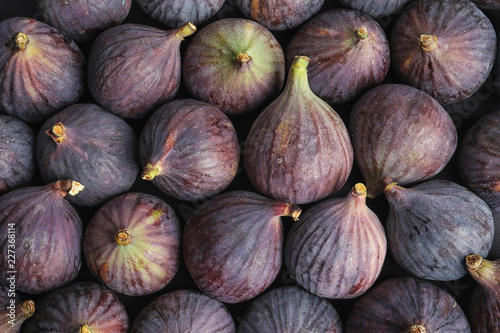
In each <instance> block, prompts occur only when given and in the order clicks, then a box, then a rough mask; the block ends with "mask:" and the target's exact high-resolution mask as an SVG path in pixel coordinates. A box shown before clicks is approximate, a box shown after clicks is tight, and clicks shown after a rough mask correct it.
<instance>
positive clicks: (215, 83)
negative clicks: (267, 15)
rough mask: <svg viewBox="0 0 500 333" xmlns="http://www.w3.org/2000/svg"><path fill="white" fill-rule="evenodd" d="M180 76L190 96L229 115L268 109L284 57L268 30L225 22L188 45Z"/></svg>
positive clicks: (280, 79)
mask: <svg viewBox="0 0 500 333" xmlns="http://www.w3.org/2000/svg"><path fill="white" fill-rule="evenodd" d="M182 73H183V77H184V81H185V85H186V88H187V90H188V92H189V93H190V94H191V96H193V97H194V98H196V99H200V100H203V101H206V102H209V103H211V104H214V105H216V106H217V107H219V108H220V109H221V110H222V111H224V112H226V113H234V114H241V113H245V112H249V111H253V110H255V109H257V108H258V107H259V106H261V105H263V104H266V103H267V102H268V101H269V100H270V99H271V98H273V96H275V95H276V94H277V93H278V92H279V91H280V89H281V87H282V86H283V82H284V80H285V55H284V52H283V48H282V47H281V45H280V43H279V42H278V40H277V39H276V37H274V35H273V34H272V33H271V32H270V31H269V30H267V29H266V28H265V27H264V26H262V25H260V24H258V23H256V22H254V21H251V20H247V19H242V18H226V19H221V20H217V21H215V22H213V23H210V24H209V25H207V26H205V27H204V28H203V29H201V30H200V31H199V32H198V33H197V34H196V35H195V36H193V38H192V39H191V40H190V41H189V44H188V45H187V47H186V50H185V53H184V56H183V65H182Z"/></svg>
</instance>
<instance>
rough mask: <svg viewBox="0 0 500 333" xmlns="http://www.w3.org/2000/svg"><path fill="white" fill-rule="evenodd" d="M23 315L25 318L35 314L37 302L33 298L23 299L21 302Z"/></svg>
mask: <svg viewBox="0 0 500 333" xmlns="http://www.w3.org/2000/svg"><path fill="white" fill-rule="evenodd" d="M21 311H22V314H21V316H22V317H24V318H25V319H28V318H30V317H32V316H33V315H34V314H35V302H34V301H33V300H31V299H28V300H26V301H23V302H22V303H21Z"/></svg>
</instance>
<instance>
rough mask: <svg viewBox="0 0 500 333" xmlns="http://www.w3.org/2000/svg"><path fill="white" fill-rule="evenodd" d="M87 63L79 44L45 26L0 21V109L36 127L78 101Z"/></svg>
mask: <svg viewBox="0 0 500 333" xmlns="http://www.w3.org/2000/svg"><path fill="white" fill-rule="evenodd" d="M85 69H86V59H85V56H84V54H83V53H82V51H81V50H80V48H79V47H78V45H77V44H76V43H75V42H74V41H73V40H72V39H71V38H69V37H68V36H66V35H65V34H63V33H62V32H61V31H60V30H58V29H57V28H54V27H52V26H50V25H48V24H46V23H44V22H41V21H38V20H35V19H32V18H27V17H14V18H10V19H6V20H4V21H2V22H0V107H1V108H2V111H3V112H4V113H6V114H8V115H11V116H14V117H17V118H19V119H21V120H23V121H25V122H27V123H30V124H31V123H37V122H41V121H43V120H45V119H47V118H48V117H50V116H51V115H53V114H54V113H56V112H58V111H59V110H61V109H63V108H65V107H67V106H69V105H71V104H74V103H76V102H78V101H79V100H80V98H81V97H82V95H83V92H84V89H85Z"/></svg>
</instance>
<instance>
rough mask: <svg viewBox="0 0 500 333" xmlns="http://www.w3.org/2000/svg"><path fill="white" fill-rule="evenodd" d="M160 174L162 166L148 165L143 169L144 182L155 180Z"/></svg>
mask: <svg viewBox="0 0 500 333" xmlns="http://www.w3.org/2000/svg"><path fill="white" fill-rule="evenodd" d="M160 173H161V166H160V165H158V164H156V165H154V166H153V165H152V164H151V163H148V164H146V166H145V167H144V168H143V169H142V173H141V178H142V179H144V180H153V179H154V178H155V177H156V176H158V175H159V174H160Z"/></svg>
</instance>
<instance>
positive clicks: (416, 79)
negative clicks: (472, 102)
mask: <svg viewBox="0 0 500 333" xmlns="http://www.w3.org/2000/svg"><path fill="white" fill-rule="evenodd" d="M391 31H392V33H391V36H390V40H389V43H390V46H391V54H392V66H393V68H394V71H395V73H396V75H397V76H398V77H399V79H400V80H402V81H403V82H404V83H406V84H409V85H411V86H414V87H416V88H418V89H421V90H423V91H425V92H426V93H428V94H429V95H431V96H432V97H434V98H435V99H436V100H437V101H438V102H439V103H441V104H450V103H456V102H459V101H461V100H464V99H465V98H467V97H470V96H471V95H472V94H473V93H474V92H475V91H476V90H477V89H479V87H481V86H482V85H483V83H484V82H485V81H486V79H487V78H488V75H489V74H490V72H491V69H492V67H493V63H494V60H495V55H496V48H497V37H496V33H495V29H494V27H493V25H492V23H491V22H490V20H489V18H488V17H487V16H486V15H485V14H484V13H483V12H482V11H481V10H480V9H479V8H478V7H477V6H476V5H474V3H472V2H471V1H469V0H444V1H433V0H417V1H413V2H412V3H410V4H409V5H408V6H406V7H405V9H404V10H403V12H402V13H401V14H400V15H398V17H397V19H396V21H395V23H394V26H393V28H392V29H391Z"/></svg>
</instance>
